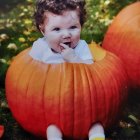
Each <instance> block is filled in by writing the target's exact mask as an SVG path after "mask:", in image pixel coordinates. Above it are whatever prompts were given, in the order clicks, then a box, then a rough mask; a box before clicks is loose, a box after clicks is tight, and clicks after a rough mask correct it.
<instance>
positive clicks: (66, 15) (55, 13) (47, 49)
mask: <svg viewBox="0 0 140 140" xmlns="http://www.w3.org/2000/svg"><path fill="white" fill-rule="evenodd" d="M84 5H85V2H84V0H37V3H36V12H35V21H36V26H37V28H38V29H39V31H40V32H41V33H42V34H43V36H44V37H43V38H39V39H38V40H37V41H35V42H34V43H33V47H32V49H31V50H30V56H31V57H32V58H34V59H36V60H39V61H42V62H44V63H64V62H69V63H85V64H92V63H93V58H92V55H91V53H90V50H89V48H88V44H87V43H86V42H85V41H84V40H80V33H81V27H82V25H83V24H84V21H85V15H86V12H85V8H84ZM46 129H47V130H46V133H47V139H48V140H62V137H63V136H62V132H61V130H60V129H59V128H58V127H57V126H56V125H55V124H51V125H50V126H48V128H46ZM104 139H105V136H104V129H103V127H102V125H101V124H100V123H96V124H94V125H93V126H92V127H91V128H90V130H89V140H104Z"/></svg>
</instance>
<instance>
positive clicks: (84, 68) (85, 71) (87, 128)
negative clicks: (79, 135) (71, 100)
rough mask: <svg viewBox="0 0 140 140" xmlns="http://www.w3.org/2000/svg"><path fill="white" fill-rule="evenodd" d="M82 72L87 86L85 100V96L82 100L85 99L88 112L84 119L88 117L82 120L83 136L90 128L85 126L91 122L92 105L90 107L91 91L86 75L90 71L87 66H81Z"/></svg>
mask: <svg viewBox="0 0 140 140" xmlns="http://www.w3.org/2000/svg"><path fill="white" fill-rule="evenodd" d="M83 70H84V73H85V75H86V76H84V77H85V78H84V79H85V80H84V81H86V85H87V87H86V89H85V90H86V93H85V95H86V99H85V95H84V97H83V99H85V100H84V104H85V106H86V105H87V104H88V105H87V107H88V110H87V111H86V113H84V114H85V117H84V118H87V117H88V118H87V119H86V120H84V123H85V125H84V126H86V127H85V130H84V131H85V132H84V134H87V133H88V130H89V128H90V126H89V125H87V124H91V120H92V119H91V111H92V105H91V89H90V82H89V75H88V73H90V71H89V69H88V67H87V65H83ZM83 85H85V84H83ZM87 101H88V102H87ZM87 113H88V115H87ZM86 116H87V117H86Z"/></svg>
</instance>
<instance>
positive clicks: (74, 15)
mask: <svg viewBox="0 0 140 140" xmlns="http://www.w3.org/2000/svg"><path fill="white" fill-rule="evenodd" d="M45 18H47V19H57V18H71V19H73V20H77V19H78V20H79V19H80V18H79V11H77V10H65V11H63V12H62V13H61V14H55V13H52V12H50V11H46V12H45Z"/></svg>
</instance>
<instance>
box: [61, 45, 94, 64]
mask: <svg viewBox="0 0 140 140" xmlns="http://www.w3.org/2000/svg"><path fill="white" fill-rule="evenodd" d="M60 45H61V46H62V47H63V48H64V49H63V50H62V52H61V55H62V57H63V59H64V60H65V61H67V62H75V63H85V64H91V63H93V61H92V60H91V59H89V60H82V59H81V58H80V57H78V56H77V55H76V54H75V52H74V49H72V48H70V47H69V46H68V45H66V44H63V43H61V44H60Z"/></svg>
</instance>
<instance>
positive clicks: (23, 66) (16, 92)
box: [7, 55, 32, 121]
mask: <svg viewBox="0 0 140 140" xmlns="http://www.w3.org/2000/svg"><path fill="white" fill-rule="evenodd" d="M19 56H21V57H20V59H19V61H14V63H12V66H13V64H15V65H18V64H19V62H20V61H22V60H24V59H25V56H24V55H19ZM29 63H32V60H31V59H29V60H28V62H27V63H26V64H24V65H21V64H20V65H21V66H22V67H21V66H18V68H20V71H19V70H18V77H17V79H16V82H15V91H12V92H15V98H16V99H15V106H16V108H17V110H19V109H18V107H19V105H18V101H19V100H18V96H19V95H20V94H18V91H17V89H18V88H17V87H18V86H19V81H20V79H21V76H22V73H23V72H24V71H23V69H24V70H25V69H26V68H27V67H25V66H26V65H27V64H29ZM12 68H14V67H12ZM11 71H12V72H13V73H15V70H13V69H12V70H11ZM16 76H17V73H16ZM7 98H8V97H7ZM9 103H10V102H9ZM17 112H19V111H17ZM17 114H18V115H19V113H17ZM13 116H14V117H15V118H17V117H16V115H15V114H13ZM17 120H18V121H20V120H19V119H17Z"/></svg>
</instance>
